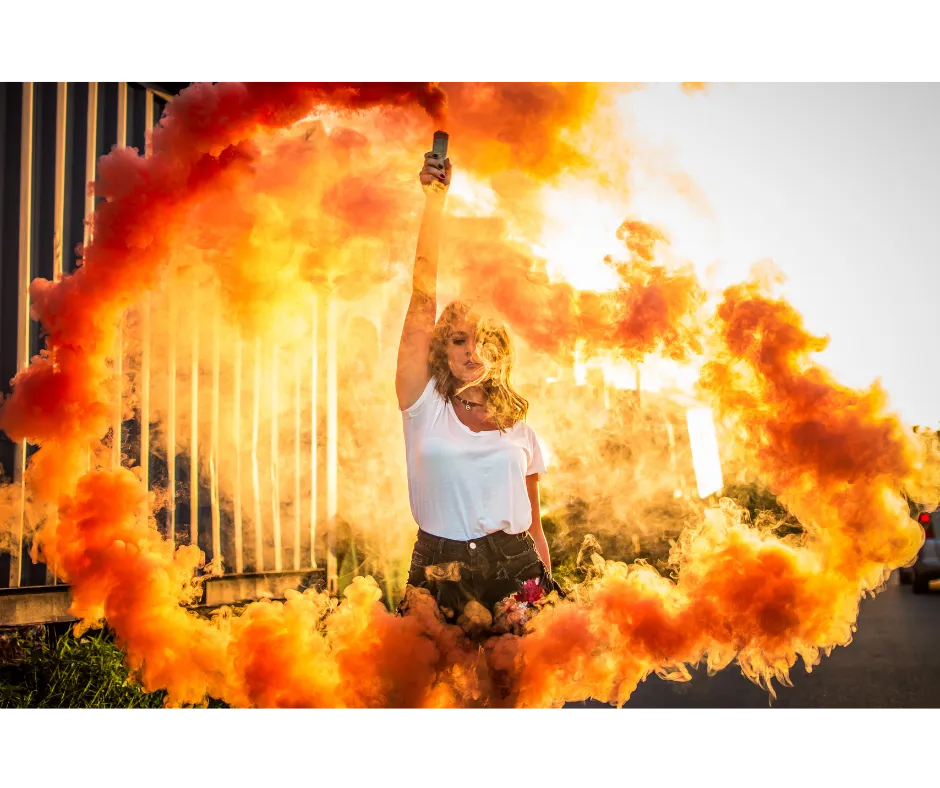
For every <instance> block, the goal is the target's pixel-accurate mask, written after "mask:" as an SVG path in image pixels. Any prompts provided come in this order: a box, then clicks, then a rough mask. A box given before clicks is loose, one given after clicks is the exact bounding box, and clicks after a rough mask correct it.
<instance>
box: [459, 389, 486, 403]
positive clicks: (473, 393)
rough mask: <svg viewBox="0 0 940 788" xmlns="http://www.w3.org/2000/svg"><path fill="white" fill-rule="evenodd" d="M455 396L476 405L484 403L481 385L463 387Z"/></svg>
mask: <svg viewBox="0 0 940 788" xmlns="http://www.w3.org/2000/svg"><path fill="white" fill-rule="evenodd" d="M455 396H456V397H457V398H458V399H461V400H463V401H464V402H472V403H474V404H477V405H485V404H486V392H485V391H484V390H483V387H482V386H471V387H470V388H468V389H464V390H463V391H461V392H460V393H458V394H456V395H455Z"/></svg>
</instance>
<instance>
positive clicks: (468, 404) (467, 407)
mask: <svg viewBox="0 0 940 788" xmlns="http://www.w3.org/2000/svg"><path fill="white" fill-rule="evenodd" d="M454 399H456V400H457V401H458V402H462V403H463V404H464V407H466V409H467V410H470V408H472V407H473V406H474V405H476V406H477V407H478V408H479V407H481V406H482V405H483V403H482V402H467V400H465V399H461V398H460V397H458V396H457V395H456V394H454Z"/></svg>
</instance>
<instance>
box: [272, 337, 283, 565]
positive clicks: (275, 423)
mask: <svg viewBox="0 0 940 788" xmlns="http://www.w3.org/2000/svg"><path fill="white" fill-rule="evenodd" d="M279 354H280V348H279V347H278V346H277V345H275V346H274V353H273V354H272V355H273V358H272V359H271V366H272V369H271V526H272V530H273V531H274V571H275V572H280V571H281V569H282V568H283V562H282V560H281V496H280V490H279V489H278V485H279V484H280V478H279V477H280V473H279V468H278V440H277V437H278V436H277V432H278V428H279V426H280V425H279V419H278V407H279V404H280V403H279V399H278V378H279V375H278V368H279V365H278V355H279Z"/></svg>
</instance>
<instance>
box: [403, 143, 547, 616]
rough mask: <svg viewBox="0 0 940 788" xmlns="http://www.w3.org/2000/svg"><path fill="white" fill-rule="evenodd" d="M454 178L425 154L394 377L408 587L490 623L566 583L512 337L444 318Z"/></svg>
mask: <svg viewBox="0 0 940 788" xmlns="http://www.w3.org/2000/svg"><path fill="white" fill-rule="evenodd" d="M450 177H451V165H450V160H449V159H446V160H444V161H441V160H440V158H439V157H438V156H437V155H435V154H434V153H428V154H425V164H424V168H423V169H422V170H421V174H420V180H421V184H422V186H423V187H424V193H425V209H424V217H423V219H422V222H421V230H420V234H419V236H418V250H417V254H416V255H415V267H414V282H413V286H412V293H411V302H410V304H409V306H408V313H407V315H406V317H405V325H404V329H403V331H402V337H401V345H400V347H399V351H398V370H397V374H396V378H395V386H396V391H397V393H398V405H399V408H400V409H401V412H402V418H403V421H404V432H405V453H406V457H407V465H408V494H409V497H410V499H411V511H412V514H413V515H414V518H415V521H416V522H417V523H418V527H419V529H418V538H417V541H416V542H415V545H414V552H413V554H412V559H411V568H410V571H409V574H408V585H410V586H414V587H419V588H427V589H428V590H429V591H430V592H431V593H432V594H433V595H434V596H435V598H436V599H437V602H438V605H439V607H440V608H441V610H442V612H443V613H444V615H445V616H446V617H447V618H448V619H451V620H454V619H457V620H458V621H459V622H460V623H463V622H465V621H466V620H467V618H468V617H470V618H473V619H474V621H473V623H474V624H476V625H483V626H484V627H485V626H487V625H488V623H489V621H486V620H484V621H481V620H480V619H481V618H482V619H487V617H488V616H490V615H491V614H492V612H493V610H494V608H496V607H497V606H498V605H499V603H500V602H503V601H504V600H507V599H509V598H514V599H516V600H519V601H525V602H531V601H534V600H535V599H538V598H539V597H541V596H542V595H544V594H545V593H547V592H549V591H551V590H552V589H553V588H557V586H555V584H554V583H553V581H552V579H551V558H550V557H549V553H548V543H547V542H546V540H545V534H544V533H543V532H542V522H541V517H540V513H539V475H540V474H541V473H543V472H544V471H545V463H544V461H543V459H542V451H541V448H540V447H539V442H538V438H537V437H536V435H535V431H534V430H533V429H532V428H531V427H530V426H529V425H527V424H526V423H525V421H524V419H525V416H526V411H527V410H528V403H527V402H526V400H524V399H523V398H522V397H521V396H519V394H517V393H516V392H515V390H514V389H513V388H512V386H511V385H510V382H509V375H510V371H511V369H512V363H513V350H512V344H511V342H510V338H509V335H508V334H507V333H506V331H505V329H504V328H502V327H501V326H499V325H496V324H494V323H492V322H491V321H488V320H481V319H479V318H478V317H477V316H476V315H474V314H473V313H472V312H471V310H470V309H469V308H468V307H467V306H466V305H465V304H461V303H452V304H449V305H448V306H447V307H446V308H445V309H444V310H443V313H442V314H441V317H440V319H439V320H438V321H437V322H436V324H435V316H436V314H437V262H438V246H439V239H440V228H441V219H442V215H443V210H444V201H445V199H446V195H447V189H448V187H449V185H450ZM481 606H482V607H481ZM484 611H488V612H484Z"/></svg>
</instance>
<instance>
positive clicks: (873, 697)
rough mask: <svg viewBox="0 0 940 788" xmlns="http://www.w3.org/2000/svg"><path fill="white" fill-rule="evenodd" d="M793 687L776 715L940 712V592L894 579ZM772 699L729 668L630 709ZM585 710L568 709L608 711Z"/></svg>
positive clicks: (644, 696) (669, 687)
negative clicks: (919, 592)
mask: <svg viewBox="0 0 940 788" xmlns="http://www.w3.org/2000/svg"><path fill="white" fill-rule="evenodd" d="M790 677H791V679H792V681H793V687H781V686H778V685H776V684H775V687H776V690H777V698H776V700H774V701H773V703H772V704H770V705H772V706H774V707H777V708H780V707H782V708H938V707H940V590H936V585H935V586H934V590H933V591H931V592H930V593H929V594H926V595H923V596H915V595H914V594H913V593H912V591H911V587H910V586H902V585H899V584H898V580H897V575H895V576H893V577H892V579H891V582H890V583H889V584H888V587H887V588H886V589H885V590H884V591H883V592H882V593H881V594H879V595H878V596H877V597H875V598H874V599H866V600H864V601H863V602H862V604H861V609H860V612H859V618H858V631H857V632H856V633H855V638H854V640H853V641H852V643H850V644H849V645H848V647H846V648H837V649H836V650H835V651H833V652H832V655H831V656H829V657H828V658H826V657H823V658H822V662H821V663H820V664H819V665H817V666H816V667H814V668H813V672H812V673H807V672H806V669H805V668H804V667H803V663H802V661H800V662H798V663H797V665H796V666H795V667H794V669H793V670H792V671H791V672H790ZM768 703H769V696H768V694H767V692H766V691H764V690H762V689H760V688H759V687H757V686H756V685H754V684H752V683H751V682H750V681H748V680H747V679H746V678H744V676H742V675H741V673H740V670H739V669H737V668H736V667H735V666H734V665H730V666H729V667H728V668H726V669H725V670H723V671H721V672H720V673H718V674H716V675H715V676H708V674H707V673H706V672H705V671H704V670H701V671H699V672H697V673H694V674H693V676H692V680H691V681H689V682H686V683H683V684H677V683H674V682H668V681H662V680H661V679H658V678H656V677H655V676H653V677H651V678H649V679H647V680H646V681H645V682H643V683H641V684H640V686H639V687H637V689H636V692H634V693H633V695H632V697H631V698H630V700H629V702H628V703H627V705H626V706H625V708H676V709H700V708H712V709H714V708H767V706H768ZM603 705H604V704H599V703H594V702H590V701H589V702H587V703H584V704H580V703H577V704H569V708H581V707H584V706H587V707H597V706H603Z"/></svg>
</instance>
